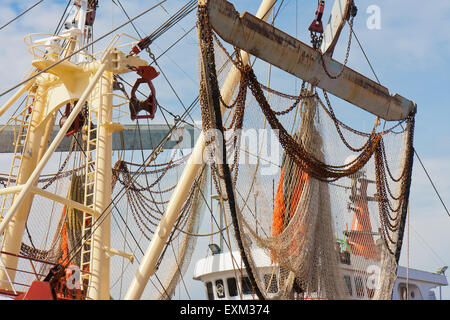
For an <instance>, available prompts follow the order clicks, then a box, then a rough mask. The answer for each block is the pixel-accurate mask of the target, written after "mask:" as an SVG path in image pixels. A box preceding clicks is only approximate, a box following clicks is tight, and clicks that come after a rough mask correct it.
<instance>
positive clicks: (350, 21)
mask: <svg viewBox="0 0 450 320" xmlns="http://www.w3.org/2000/svg"><path fill="white" fill-rule="evenodd" d="M353 19H354V16H351V17H350V20H349V23H348V25H349V26H350V33H349V35H348V44H347V51H346V53H345V59H344V64H343V65H342V69H341V71H339V73H338V74H337V75H333V74H331V73H330V72H329V71H328V69H327V67H326V66H325V60H324V58H323V54H322V55H321V56H320V61H321V63H322V67H323V70H324V71H325V73H326V74H327V76H328V77H330V78H331V79H334V80H335V79H338V78H340V77H341V76H342V74H343V73H344V70H345V66H346V65H347V62H348V57H349V55H350V48H351V45H352V33H353ZM316 50H317V49H316Z"/></svg>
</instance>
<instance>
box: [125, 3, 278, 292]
mask: <svg viewBox="0 0 450 320" xmlns="http://www.w3.org/2000/svg"><path fill="white" fill-rule="evenodd" d="M205 2H206V1H205V0H199V4H204V3H205ZM275 2H276V0H263V1H262V2H261V5H260V7H259V9H258V12H257V13H256V17H258V18H260V19H264V20H267V19H268V18H269V16H270V14H269V13H270V11H271V10H272V8H273V6H274V4H275ZM241 56H242V61H243V63H245V64H246V63H248V61H249V59H250V55H249V54H247V53H245V52H243V51H242V52H241ZM240 78H241V74H240V71H239V70H238V69H237V68H235V67H234V66H233V67H232V69H231V70H230V72H229V74H228V76H227V78H226V80H225V83H224V85H223V87H222V90H221V94H222V97H223V100H224V101H225V102H226V103H229V101H230V100H231V98H232V95H233V93H234V91H235V89H236V86H237V85H238V83H239V80H240ZM222 112H224V107H222ZM204 150H205V137H204V133H203V132H202V133H201V134H200V136H199V138H198V140H197V142H196V144H195V147H194V150H193V151H192V154H191V156H190V158H189V160H188V163H187V164H186V167H185V168H184V170H183V173H182V175H181V177H180V179H179V180H178V183H177V187H176V188H175V190H174V192H173V194H172V196H171V198H170V201H169V203H168V205H167V208H166V211H165V212H164V215H163V217H162V219H161V221H160V223H159V225H158V228H157V229H156V231H155V233H154V235H153V238H152V240H151V242H150V244H149V246H148V248H147V251H146V252H145V256H144V258H143V260H142V262H141V264H140V266H139V269H138V271H137V272H136V274H135V276H134V278H133V281H132V282H131V285H130V287H129V288H128V291H127V293H126V295H125V300H136V299H140V298H141V296H142V293H143V292H144V289H145V286H146V285H147V282H148V280H149V279H150V276H151V275H152V274H154V273H155V271H156V263H157V261H158V259H159V257H160V255H161V252H162V249H163V248H164V246H165V244H166V241H167V238H168V236H169V234H170V231H171V229H172V227H173V225H174V223H175V221H176V219H177V217H178V214H179V212H180V210H181V208H182V206H183V204H184V202H185V200H186V198H187V195H188V193H189V190H190V188H191V186H192V185H193V183H194V181H195V177H196V176H197V174H198V172H199V170H200V168H201V167H202V166H203V152H204Z"/></svg>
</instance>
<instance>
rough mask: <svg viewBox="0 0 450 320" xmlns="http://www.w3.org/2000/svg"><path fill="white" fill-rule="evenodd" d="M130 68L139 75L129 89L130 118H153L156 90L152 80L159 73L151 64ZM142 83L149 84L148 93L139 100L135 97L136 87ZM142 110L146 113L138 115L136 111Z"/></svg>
mask: <svg viewBox="0 0 450 320" xmlns="http://www.w3.org/2000/svg"><path fill="white" fill-rule="evenodd" d="M130 69H131V70H133V71H136V73H137V74H138V75H140V76H141V77H140V78H139V79H137V80H136V82H135V83H134V85H133V88H132V89H131V96H130V103H129V106H130V115H131V120H135V119H148V118H150V119H153V118H154V117H155V113H156V90H155V87H154V86H153V83H152V80H153V79H155V78H156V77H157V76H158V75H159V72H157V71H156V69H155V68H153V67H152V66H141V67H130ZM143 83H146V84H147V85H148V86H149V88H150V94H149V96H148V97H147V99H145V100H139V99H138V98H136V91H137V88H138V87H139V86H140V85H141V84H143ZM142 110H144V111H147V113H148V114H145V115H138V113H139V112H140V111H142Z"/></svg>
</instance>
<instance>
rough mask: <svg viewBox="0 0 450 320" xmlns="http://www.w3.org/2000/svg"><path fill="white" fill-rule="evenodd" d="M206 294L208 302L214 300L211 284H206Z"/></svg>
mask: <svg viewBox="0 0 450 320" xmlns="http://www.w3.org/2000/svg"><path fill="white" fill-rule="evenodd" d="M206 294H207V296H208V300H214V293H213V285H212V282H207V283H206Z"/></svg>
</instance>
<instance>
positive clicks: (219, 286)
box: [216, 279, 225, 299]
mask: <svg viewBox="0 0 450 320" xmlns="http://www.w3.org/2000/svg"><path fill="white" fill-rule="evenodd" d="M216 293H217V297H218V298H220V299H221V298H225V287H224V285H223V280H222V279H219V280H216Z"/></svg>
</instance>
